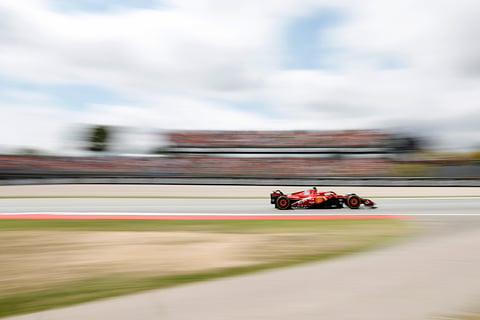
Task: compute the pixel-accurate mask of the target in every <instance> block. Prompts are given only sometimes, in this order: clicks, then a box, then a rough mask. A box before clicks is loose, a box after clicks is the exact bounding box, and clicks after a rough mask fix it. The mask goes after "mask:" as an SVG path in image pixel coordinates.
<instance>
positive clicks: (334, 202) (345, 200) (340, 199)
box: [270, 187, 375, 210]
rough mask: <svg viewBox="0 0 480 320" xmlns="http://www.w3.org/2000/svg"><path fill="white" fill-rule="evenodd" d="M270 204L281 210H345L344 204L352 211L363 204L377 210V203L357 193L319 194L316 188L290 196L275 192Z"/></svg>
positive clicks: (330, 192)
mask: <svg viewBox="0 0 480 320" xmlns="http://www.w3.org/2000/svg"><path fill="white" fill-rule="evenodd" d="M270 203H271V204H274V205H275V208H277V209H280V210H287V209H294V208H307V209H313V208H318V209H333V208H343V205H344V204H345V205H346V206H347V207H349V208H350V209H358V208H360V205H362V204H363V205H364V206H366V207H370V208H375V202H373V201H372V200H370V199H365V198H361V197H359V196H358V195H356V194H355V193H349V194H347V195H340V194H336V193H335V192H333V191H326V192H319V191H317V188H316V187H313V188H312V189H307V190H304V191H299V192H294V193H289V194H284V193H283V192H282V191H280V190H275V191H273V192H272V193H271V194H270Z"/></svg>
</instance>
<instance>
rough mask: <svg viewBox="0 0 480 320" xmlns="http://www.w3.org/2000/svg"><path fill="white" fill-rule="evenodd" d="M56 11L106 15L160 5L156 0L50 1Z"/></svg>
mask: <svg viewBox="0 0 480 320" xmlns="http://www.w3.org/2000/svg"><path fill="white" fill-rule="evenodd" d="M52 3H53V6H54V8H55V9H56V10H59V11H62V12H67V13H74V12H91V13H106V12H110V11H115V10H118V9H119V8H122V9H132V8H133V9H152V8H156V7H158V6H159V4H161V2H160V1H157V0H115V1H97V0H77V1H70V0H54V1H52Z"/></svg>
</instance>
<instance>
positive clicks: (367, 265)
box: [0, 197, 480, 320]
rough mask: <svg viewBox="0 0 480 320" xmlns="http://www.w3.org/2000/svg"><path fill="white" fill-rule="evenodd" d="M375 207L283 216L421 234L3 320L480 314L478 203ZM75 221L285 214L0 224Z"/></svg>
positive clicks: (255, 205)
mask: <svg viewBox="0 0 480 320" xmlns="http://www.w3.org/2000/svg"><path fill="white" fill-rule="evenodd" d="M374 200H375V201H377V202H378V206H379V208H378V209H376V210H369V209H361V210H350V209H346V208H344V209H335V210H293V211H289V212H288V214H316V215H322V214H339V215H348V214H351V213H355V214H358V212H360V213H361V214H362V215H363V214H366V215H368V214H375V215H402V216H403V215H408V216H411V217H412V219H410V221H412V222H413V223H414V224H415V225H416V226H418V227H419V228H421V230H423V233H422V234H421V235H419V236H416V237H414V238H411V239H408V240H405V241H403V242H401V243H398V244H396V245H394V246H391V247H387V248H383V249H379V250H375V251H370V252H365V253H361V254H355V255H351V256H345V257H342V258H337V259H333V260H330V261H324V262H319V263H309V264H306V265H302V266H296V267H291V268H285V269H279V270H273V271H266V272H259V273H256V274H252V275H245V276H238V277H234V278H230V279H221V280H215V281H210V282H205V283H195V284H191V285H185V286H180V287H176V288H170V289H163V290H155V291H151V292H145V293H140V294H135V295H131V296H125V297H118V298H112V299H107V300H103V301H96V302H92V303H85V304H81V305H77V306H72V307H67V308H62V309H57V310H50V311H45V312H39V313H35V314H31V315H23V316H17V317H11V318H8V319H12V320H13V319H15V320H36V319H42V320H54V319H55V320H56V319H62V320H63V319H69V320H76V319H79V320H80V319H82V320H83V319H92V320H100V319H102V320H103V319H116V320H123V319H125V320H126V319H143V320H153V319H166V320H178V319H185V320H187V319H188V320H190V319H208V320H216V319H218V320H220V319H222V320H224V319H242V320H244V319H279V320H287V319H288V320H290V319H306V320H309V319H329V320H330V319H340V320H343V319H365V320H374V319H379V320H385V319H389V320H397V319H398V320H400V319H405V320H407V319H408V320H412V319H436V318H437V319H440V316H445V315H449V314H452V313H455V312H461V311H466V310H469V309H470V308H478V307H479V301H480V277H479V270H480V254H478V253H479V252H480V209H479V208H480V198H478V197H470V198H408V199H404V198H401V199H393V198H381V199H374ZM72 212H74V213H82V214H88V213H103V214H113V215H121V214H131V213H144V214H160V215H162V214H175V215H181V214H190V215H192V214H203V215H204V214H230V215H244V214H249V215H255V214H260V215H271V216H272V217H275V216H278V215H281V214H283V211H278V210H275V209H274V208H273V206H271V205H270V204H269V203H268V199H151V198H147V199H139V198H101V199H84V198H61V199H37V198H35V199H0V214H11V213H15V214H24V213H57V214H68V213H72ZM310 212H311V213H310ZM0 223H1V221H0Z"/></svg>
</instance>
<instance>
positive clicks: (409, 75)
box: [0, 0, 480, 147]
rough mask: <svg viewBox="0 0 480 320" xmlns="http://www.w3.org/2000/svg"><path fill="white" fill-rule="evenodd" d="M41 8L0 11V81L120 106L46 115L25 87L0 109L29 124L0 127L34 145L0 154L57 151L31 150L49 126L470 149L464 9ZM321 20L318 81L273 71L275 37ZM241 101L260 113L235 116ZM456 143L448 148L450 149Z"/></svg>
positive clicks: (301, 73) (280, 45)
mask: <svg viewBox="0 0 480 320" xmlns="http://www.w3.org/2000/svg"><path fill="white" fill-rule="evenodd" d="M52 1H53V0H52ZM51 4H52V2H51V1H47V0H19V1H7V0H0V27H1V28H2V30H4V31H2V34H1V35H0V70H1V71H0V75H1V76H3V77H5V78H6V79H8V78H9V77H10V78H15V79H19V80H21V81H23V82H31V83H37V84H38V83H40V84H53V85H54V84H65V83H80V84H88V85H93V86H95V85H96V86H102V87H107V88H108V89H110V90H112V91H113V92H115V93H117V94H118V95H120V96H128V97H129V98H132V99H133V100H134V102H132V103H130V104H128V105H127V104H123V105H99V104H96V105H95V104H94V105H91V106H90V107H88V108H86V110H84V112H83V113H82V112H80V110H78V111H72V110H69V111H65V110H63V109H61V108H59V107H49V104H48V103H49V98H48V96H45V95H46V94H42V93H39V92H31V91H29V90H28V89H26V88H22V89H12V90H14V91H15V92H13V91H12V92H11V93H7V94H6V95H5V94H4V93H3V94H2V92H5V90H0V103H2V102H1V101H2V100H1V98H2V95H3V96H4V98H3V99H5V98H9V99H12V98H13V99H14V100H16V101H17V103H18V105H21V106H24V105H25V102H31V104H32V107H31V109H30V110H31V111H32V112H26V111H25V109H23V108H25V107H22V108H20V109H18V110H19V111H15V110H17V108H16V107H14V105H15V104H12V103H10V106H9V107H8V108H7V107H2V106H0V108H1V112H2V119H4V120H3V121H4V122H7V123H11V122H12V120H13V121H20V122H22V121H24V122H25V123H28V125H29V126H31V128H35V127H37V128H38V130H37V132H40V131H42V132H43V133H42V134H40V135H39V134H37V135H35V138H33V137H32V135H28V136H27V135H26V136H25V137H22V138H21V139H20V138H18V139H10V138H9V141H10V142H11V141H17V142H16V143H19V144H22V145H23V144H27V145H36V144H38V145H46V146H48V147H51V146H52V145H58V143H51V142H50V143H46V142H45V141H47V140H48V141H51V140H54V136H55V135H56V134H58V132H59V131H55V130H54V129H52V128H53V127H59V128H60V127H65V126H68V125H69V124H70V125H73V124H75V123H79V122H80V123H86V122H89V123H105V124H112V125H127V126H140V127H145V126H147V127H152V128H176V129H182V128H184V129H188V128H211V129H262V128H264V129H281V128H288V129H336V128H338V129H347V128H348V129H350V128H365V127H381V126H387V125H389V126H396V127H404V128H409V129H411V130H418V132H419V133H422V134H423V133H425V134H432V135H437V136H439V137H441V138H440V139H439V141H442V142H445V143H447V144H448V146H450V147H453V146H459V145H462V146H472V145H474V144H476V143H477V144H478V143H480V141H478V136H480V132H479V129H478V126H475V125H472V124H471V123H466V119H469V118H471V117H472V116H474V115H478V111H477V110H478V103H477V101H479V98H480V96H479V95H480V93H479V92H480V81H478V80H477V79H478V77H479V76H480V59H479V58H478V57H479V56H480V44H479V43H478V42H477V41H475V39H477V38H478V35H479V34H478V33H479V31H478V30H480V26H479V24H480V22H479V21H478V19H477V16H478V14H479V13H480V5H479V4H478V3H477V1H475V0H471V1H468V0H460V1H457V2H455V4H453V3H452V2H451V1H433V0H430V1H422V2H418V1H414V0H392V1H381V0H372V1H368V2H364V1H357V0H342V1H335V2H333V1H326V0H319V1H315V0H302V1H293V0H282V1H273V0H269V1H254V0H248V1H240V2H239V1H224V0H215V1H214V0H210V1H207V0H202V1H198V0H177V1H175V0H172V1H163V5H162V6H161V7H159V8H158V9H131V10H127V9H124V10H117V11H113V12H102V13H79V12H70V13H65V12H60V11H55V10H54V7H53V6H52V5H51ZM321 7H334V8H336V10H338V11H339V12H342V13H343V16H344V18H343V19H342V20H341V22H340V23H338V24H336V25H334V26H332V27H331V28H330V29H328V30H326V31H325V30H324V32H323V36H322V41H326V42H325V43H324V44H323V46H324V47H328V48H331V49H332V51H331V52H332V55H331V56H329V57H328V56H322V57H323V58H324V59H329V60H330V61H331V63H329V65H331V66H332V68H331V69H323V70H286V69H284V68H283V67H282V59H283V58H284V54H285V50H284V46H285V43H284V39H283V38H284V35H285V28H286V27H287V25H288V23H289V22H291V21H292V19H295V18H298V17H300V16H301V15H303V14H308V13H309V12H311V11H312V10H313V9H314V8H321ZM22 90H23V92H24V94H25V95H24V97H25V98H22ZM6 96H8V97H6ZM51 101H54V100H51ZM218 101H222V102H218ZM228 101H231V102H232V104H230V105H229V103H228ZM35 102H38V105H40V106H41V107H38V108H37V107H35V106H34V104H35ZM239 102H242V103H243V104H242V103H239ZM249 102H252V104H253V105H261V106H264V108H265V109H264V110H262V112H259V111H255V110H252V109H253V108H249V110H242V109H240V108H239V107H238V105H245V103H249ZM35 110H36V111H35ZM46 110H50V111H49V112H51V113H49V112H47V111H46ZM268 113H270V114H271V117H269V116H268V115H267V114H268ZM30 114H33V116H32V118H30V117H28V116H30ZM53 114H59V116H58V117H57V118H56V119H55V120H53V119H54V118H55V117H54V116H53ZM27 115H28V116H27ZM22 117H25V119H22ZM32 119H34V120H32ZM39 119H43V121H39ZM39 123H41V125H40V124H39ZM46 124H48V125H49V128H46V127H47V125H46ZM7 128H9V127H8V126H7ZM7 128H2V129H1V130H2V135H3V136H4V137H6V135H5V132H7V131H6V130H7ZM460 132H462V133H461V137H462V139H461V140H460V142H459V141H458V140H455V139H452V138H451V137H454V136H460ZM40 136H45V137H44V138H41V139H40ZM47 136H49V137H50V138H47ZM476 139H477V140H476ZM9 141H3V142H2V144H8V143H9Z"/></svg>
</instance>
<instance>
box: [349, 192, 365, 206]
mask: <svg viewBox="0 0 480 320" xmlns="http://www.w3.org/2000/svg"><path fill="white" fill-rule="evenodd" d="M361 204H362V201H361V200H360V197H359V196H357V195H356V194H352V195H349V196H348V198H347V206H348V207H349V208H350V209H358V208H360V205H361Z"/></svg>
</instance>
